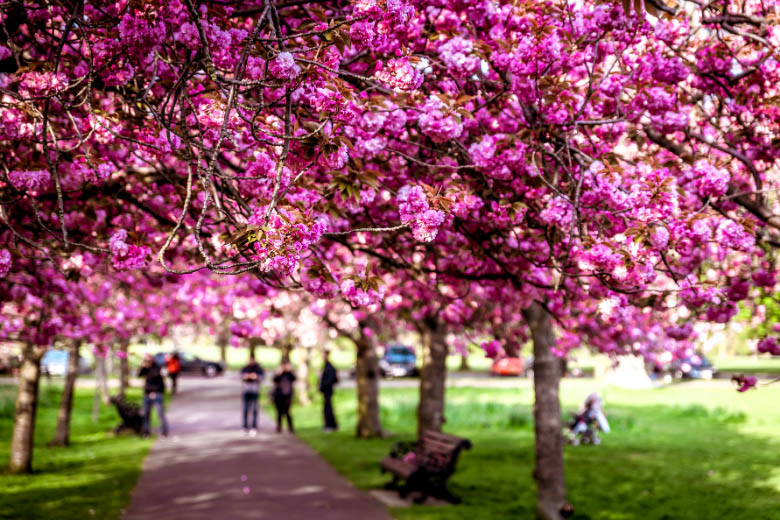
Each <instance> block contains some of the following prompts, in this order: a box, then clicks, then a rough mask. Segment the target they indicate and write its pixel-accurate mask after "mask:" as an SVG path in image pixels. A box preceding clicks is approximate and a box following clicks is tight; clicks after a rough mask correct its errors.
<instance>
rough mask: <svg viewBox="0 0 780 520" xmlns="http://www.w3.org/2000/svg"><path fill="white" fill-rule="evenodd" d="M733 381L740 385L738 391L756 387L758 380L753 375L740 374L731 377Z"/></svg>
mask: <svg viewBox="0 0 780 520" xmlns="http://www.w3.org/2000/svg"><path fill="white" fill-rule="evenodd" d="M731 380H732V381H734V382H735V383H737V384H738V385H739V388H737V392H747V391H748V390H750V389H751V388H755V387H756V383H757V382H758V380H757V379H756V378H755V377H753V376H744V375H741V374H740V375H738V376H734V377H732V378H731Z"/></svg>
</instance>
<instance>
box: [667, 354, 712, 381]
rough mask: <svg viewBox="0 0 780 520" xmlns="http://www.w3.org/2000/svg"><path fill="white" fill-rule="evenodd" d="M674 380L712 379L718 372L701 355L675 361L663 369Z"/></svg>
mask: <svg viewBox="0 0 780 520" xmlns="http://www.w3.org/2000/svg"><path fill="white" fill-rule="evenodd" d="M665 371H666V372H667V373H669V374H671V376H672V377H673V378H674V379H712V378H713V377H715V375H716V374H717V373H718V370H717V369H716V368H715V366H714V365H713V364H712V362H711V361H710V360H709V359H707V358H706V357H704V355H703V354H701V353H696V354H694V355H692V356H690V357H688V358H686V359H675V360H673V361H672V362H671V363H669V365H668V366H667V367H666V368H665Z"/></svg>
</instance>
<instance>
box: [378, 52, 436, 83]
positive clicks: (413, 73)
mask: <svg viewBox="0 0 780 520" xmlns="http://www.w3.org/2000/svg"><path fill="white" fill-rule="evenodd" d="M374 76H375V77H376V79H378V80H379V81H381V82H382V83H384V84H385V85H387V86H389V87H391V88H394V89H397V90H399V91H413V90H417V89H418V88H420V85H422V82H423V79H425V78H424V76H423V73H422V72H420V70H419V69H418V68H417V67H415V66H414V64H413V63H412V62H411V61H409V58H407V57H403V58H398V59H392V60H389V61H388V62H387V63H385V64H384V66H382V67H381V68H380V69H379V70H377V72H376V73H375V74H374Z"/></svg>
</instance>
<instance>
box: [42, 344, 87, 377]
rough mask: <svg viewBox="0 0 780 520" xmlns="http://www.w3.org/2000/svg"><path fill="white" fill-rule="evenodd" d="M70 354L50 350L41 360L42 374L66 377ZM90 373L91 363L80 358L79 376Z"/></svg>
mask: <svg viewBox="0 0 780 520" xmlns="http://www.w3.org/2000/svg"><path fill="white" fill-rule="evenodd" d="M68 356H69V353H68V352H66V351H64V350H49V351H47V352H46V353H45V354H44V355H43V357H42V358H41V374H43V375H45V376H65V374H67V373H68ZM86 373H89V361H87V360H86V359H85V358H83V357H79V374H86Z"/></svg>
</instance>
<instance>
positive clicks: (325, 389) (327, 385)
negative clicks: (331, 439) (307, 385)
mask: <svg viewBox="0 0 780 520" xmlns="http://www.w3.org/2000/svg"><path fill="white" fill-rule="evenodd" d="M323 357H324V358H325V359H324V360H325V366H323V367H322V375H321V376H320V392H322V415H323V419H324V422H325V426H324V428H323V430H324V431H326V432H334V431H336V430H338V429H339V424H338V423H337V422H336V416H335V414H334V413H333V387H334V386H335V385H336V383H338V382H339V377H338V374H337V373H336V367H334V366H333V363H331V362H330V352H329V351H327V350H326V351H324V352H323Z"/></svg>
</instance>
